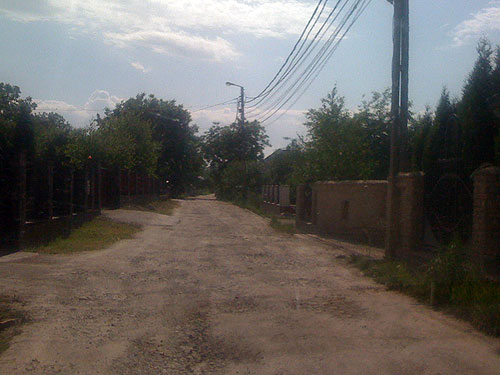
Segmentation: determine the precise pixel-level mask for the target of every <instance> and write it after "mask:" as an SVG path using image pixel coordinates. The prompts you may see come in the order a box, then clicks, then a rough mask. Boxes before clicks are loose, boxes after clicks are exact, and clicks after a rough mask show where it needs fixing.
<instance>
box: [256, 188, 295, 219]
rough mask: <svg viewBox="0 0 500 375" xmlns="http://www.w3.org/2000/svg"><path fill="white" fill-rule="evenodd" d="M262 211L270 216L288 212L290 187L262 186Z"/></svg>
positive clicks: (289, 209)
mask: <svg viewBox="0 0 500 375" xmlns="http://www.w3.org/2000/svg"><path fill="white" fill-rule="evenodd" d="M261 207H262V209H263V210H265V211H266V212H268V213H270V214H276V215H279V214H282V213H286V212H290V211H291V209H292V206H291V204H290V186H288V185H264V186H262V205H261Z"/></svg>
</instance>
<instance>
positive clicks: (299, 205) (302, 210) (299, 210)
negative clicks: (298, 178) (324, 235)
mask: <svg viewBox="0 0 500 375" xmlns="http://www.w3.org/2000/svg"><path fill="white" fill-rule="evenodd" d="M295 205H296V206H295V221H296V222H298V223H301V222H303V221H305V217H306V185H305V184H300V185H298V186H297V198H296V202H295Z"/></svg>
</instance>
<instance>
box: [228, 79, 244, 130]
mask: <svg viewBox="0 0 500 375" xmlns="http://www.w3.org/2000/svg"><path fill="white" fill-rule="evenodd" d="M226 86H236V87H239V88H240V89H241V93H240V100H239V106H238V112H239V113H240V121H241V123H242V124H244V123H245V88H244V87H243V86H241V85H237V84H236V83H232V82H229V81H228V82H226Z"/></svg>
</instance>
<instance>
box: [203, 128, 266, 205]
mask: <svg viewBox="0 0 500 375" xmlns="http://www.w3.org/2000/svg"><path fill="white" fill-rule="evenodd" d="M202 140H203V146H202V147H203V152H204V156H205V160H206V161H207V163H208V165H209V169H210V174H211V178H212V180H213V182H214V187H215V192H216V195H217V196H218V197H220V198H222V199H229V200H232V199H236V198H237V197H243V198H244V197H246V196H247V195H248V193H249V192H250V191H253V192H257V191H259V190H260V186H261V185H262V183H263V179H262V172H261V170H260V167H259V165H258V164H257V162H258V161H262V159H263V158H264V147H265V146H268V145H269V142H268V136H267V135H266V133H265V129H264V127H262V126H261V125H260V124H259V123H258V122H257V121H253V122H245V123H243V124H242V123H233V124H231V125H228V126H217V125H214V126H212V127H211V128H210V129H209V130H208V131H207V132H206V133H205V135H204V136H203V137H202Z"/></svg>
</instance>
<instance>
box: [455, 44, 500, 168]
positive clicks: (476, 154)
mask: <svg viewBox="0 0 500 375" xmlns="http://www.w3.org/2000/svg"><path fill="white" fill-rule="evenodd" d="M477 52H478V55H479V56H478V58H477V60H476V63H475V65H474V68H473V70H472V72H471V73H470V74H469V77H468V78H467V81H466V83H465V86H464V88H463V95H462V100H461V101H460V104H459V113H460V117H461V119H462V121H463V125H464V145H463V159H464V162H465V167H466V171H467V172H468V173H472V171H473V170H475V169H476V168H478V167H479V166H480V165H481V164H483V163H491V162H493V161H494V159H495V138H496V136H497V129H495V116H494V113H493V111H492V106H491V104H492V100H493V99H494V95H495V92H494V86H493V82H492V74H493V67H492V54H493V50H492V48H491V44H490V42H489V41H488V40H486V39H481V40H480V42H479V44H478V47H477Z"/></svg>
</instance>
